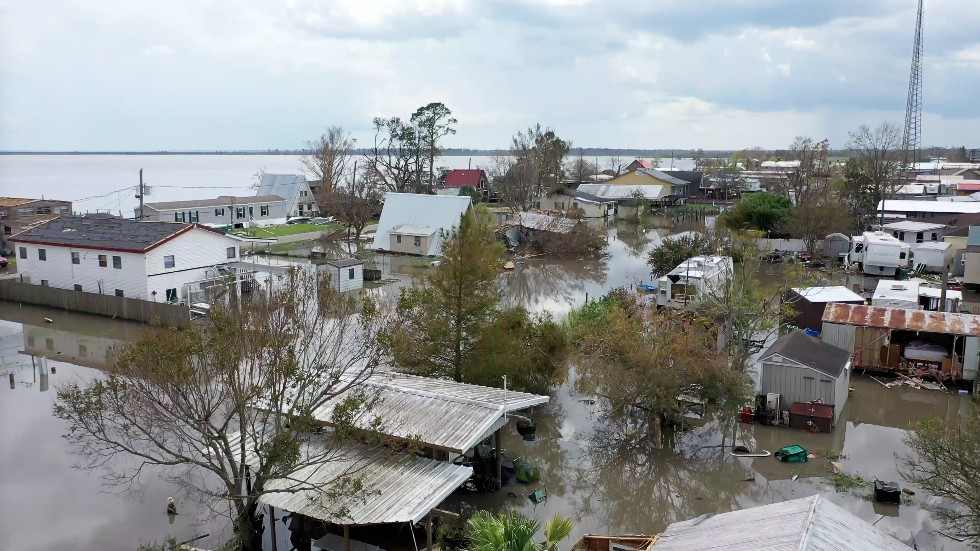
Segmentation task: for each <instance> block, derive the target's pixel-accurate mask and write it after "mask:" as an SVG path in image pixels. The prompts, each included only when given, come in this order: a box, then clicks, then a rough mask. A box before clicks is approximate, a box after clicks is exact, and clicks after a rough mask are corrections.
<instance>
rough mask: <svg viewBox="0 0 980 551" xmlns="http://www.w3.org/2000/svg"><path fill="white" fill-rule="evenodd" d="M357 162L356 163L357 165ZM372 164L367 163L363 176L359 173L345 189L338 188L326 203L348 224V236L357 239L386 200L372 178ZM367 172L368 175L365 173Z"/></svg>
mask: <svg viewBox="0 0 980 551" xmlns="http://www.w3.org/2000/svg"><path fill="white" fill-rule="evenodd" d="M356 166H357V164H356V163H355V167H356ZM371 170H373V169H372V168H371V166H370V165H366V166H365V167H364V170H363V171H362V177H361V178H357V175H355V176H354V178H353V179H352V180H351V183H350V184H348V185H347V186H346V187H345V188H343V189H338V190H336V191H334V193H333V194H332V195H331V196H330V199H329V200H328V202H327V203H326V206H327V207H328V208H329V211H330V212H331V213H333V215H334V216H335V217H336V218H337V220H339V221H341V222H343V223H344V225H345V226H347V236H348V237H351V232H353V237H354V239H355V240H359V239H360V238H361V232H363V231H364V228H365V227H366V226H367V225H368V224H370V223H371V220H373V219H374V217H375V214H376V213H377V212H379V211H380V209H381V204H382V203H383V201H384V193H382V191H381V190H380V189H379V188H378V187H377V185H376V182H375V181H374V180H372V179H371V178H370V175H371ZM365 172H366V173H367V175H366V177H365V176H364V173H365Z"/></svg>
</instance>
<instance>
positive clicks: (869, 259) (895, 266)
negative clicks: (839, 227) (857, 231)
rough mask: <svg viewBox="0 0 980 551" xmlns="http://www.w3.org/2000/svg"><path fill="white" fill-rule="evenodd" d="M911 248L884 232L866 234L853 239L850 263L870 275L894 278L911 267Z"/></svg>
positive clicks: (849, 256)
mask: <svg viewBox="0 0 980 551" xmlns="http://www.w3.org/2000/svg"><path fill="white" fill-rule="evenodd" d="M909 253H911V246H910V245H909V244H908V243H903V242H902V241H899V240H898V238H896V237H894V236H891V235H888V234H886V233H884V232H882V231H875V232H864V234H863V235H856V236H854V237H852V238H851V252H850V253H849V254H848V262H849V263H857V266H858V269H859V270H861V271H862V272H864V273H866V274H868V275H884V276H894V275H897V274H898V271H899V269H901V268H907V267H908V266H909V260H910V258H909Z"/></svg>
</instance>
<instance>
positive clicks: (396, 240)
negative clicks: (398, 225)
mask: <svg viewBox="0 0 980 551" xmlns="http://www.w3.org/2000/svg"><path fill="white" fill-rule="evenodd" d="M395 242H396V243H401V242H402V236H400V235H396V236H395Z"/></svg>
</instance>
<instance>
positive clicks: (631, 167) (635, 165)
mask: <svg viewBox="0 0 980 551" xmlns="http://www.w3.org/2000/svg"><path fill="white" fill-rule="evenodd" d="M641 168H653V163H651V162H650V161H648V160H646V159H633V162H632V163H630V164H628V165H626V172H635V171H637V170H640V169H641Z"/></svg>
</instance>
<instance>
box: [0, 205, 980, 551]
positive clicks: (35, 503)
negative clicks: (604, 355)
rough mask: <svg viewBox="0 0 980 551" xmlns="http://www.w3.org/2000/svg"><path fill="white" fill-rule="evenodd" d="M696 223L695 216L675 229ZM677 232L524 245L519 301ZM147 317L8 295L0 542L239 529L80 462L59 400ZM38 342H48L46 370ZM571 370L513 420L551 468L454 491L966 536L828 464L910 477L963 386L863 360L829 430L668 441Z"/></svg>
mask: <svg viewBox="0 0 980 551" xmlns="http://www.w3.org/2000/svg"><path fill="white" fill-rule="evenodd" d="M686 229H693V228H691V227H682V228H677V229H676V231H680V230H686ZM669 233H671V231H670V230H666V229H658V228H652V227H651V228H636V227H629V226H626V225H622V224H621V225H620V226H619V227H615V226H609V227H607V239H608V245H609V246H608V253H609V254H608V256H606V257H604V258H601V259H597V260H561V261H555V260H545V259H526V260H522V261H520V262H519V263H518V269H517V270H515V271H514V272H512V273H506V274H503V275H502V278H503V285H504V286H505V289H506V295H507V297H508V300H509V301H511V302H512V303H515V304H523V305H525V306H526V307H528V308H529V309H531V310H532V311H535V312H541V313H549V314H551V315H553V316H556V317H559V318H560V317H562V316H564V315H565V314H566V313H567V312H568V311H569V310H570V309H572V308H574V307H576V306H578V305H581V304H582V303H584V301H585V300H586V298H587V297H588V298H593V297H598V296H601V295H603V294H605V293H606V292H608V290H609V289H611V288H614V287H620V286H624V287H630V286H631V285H636V284H637V283H648V282H650V277H651V276H650V273H649V269H648V268H647V265H646V253H647V252H648V251H649V250H650V249H651V248H652V247H654V246H656V245H657V244H658V243H659V242H660V240H661V239H662V238H663V237H664V236H666V235H668V234H669ZM270 262H271V263H277V264H278V263H283V262H290V261H282V260H271V261H270ZM378 262H379V263H380V267H381V268H382V271H383V272H384V274H385V278H386V279H389V280H394V281H389V283H388V284H387V285H385V286H383V287H381V288H382V289H396V288H398V287H400V286H404V285H410V284H411V281H412V279H413V278H414V277H418V276H420V275H422V274H424V273H426V271H427V270H429V269H431V268H430V266H429V261H428V260H423V259H413V258H409V257H397V256H384V257H382V258H380V259H379V260H378ZM781 269H782V268H781V267H780V266H769V267H765V268H764V270H765V271H764V278H766V279H767V280H771V281H776V280H778V278H779V277H780V273H781ZM45 317H47V318H50V319H52V320H53V323H47V322H45V321H44V318H45ZM143 329H144V328H141V327H140V326H138V325H136V324H133V323H129V322H122V321H115V320H109V319H105V318H100V317H94V316H85V315H78V314H70V313H66V312H62V311H59V310H53V309H44V308H30V307H23V308H22V307H18V306H17V305H14V304H10V303H3V302H0V375H2V378H0V419H3V422H2V423H0V549H17V550H27V551H30V550H46V549H61V548H71V549H83V550H88V549H92V550H115V549H119V550H123V549H126V550H132V549H135V547H136V546H137V545H138V544H139V543H140V542H142V541H147V540H154V539H155V540H160V539H162V538H164V537H166V536H167V535H173V536H175V537H177V538H178V539H179V540H188V539H191V538H193V537H195V536H198V535H202V534H211V536H210V537H209V538H207V539H205V540H201V541H200V542H198V544H199V545H200V546H201V547H208V546H211V547H213V546H216V545H217V544H218V543H219V542H220V541H221V540H222V539H223V538H225V537H227V536H228V535H229V534H230V531H229V527H228V522H227V518H226V517H220V516H219V517H215V516H214V515H212V514H209V511H207V510H206V509H204V508H202V507H201V506H195V505H194V503H193V502H192V501H190V500H186V499H181V497H180V495H179V494H178V492H177V489H176V488H175V487H174V486H172V485H171V484H169V483H167V482H166V481H164V480H163V479H162V478H161V477H160V476H159V475H157V474H154V473H147V474H146V475H145V476H143V478H142V479H141V481H140V482H141V483H140V485H139V486H138V488H137V489H138V491H130V492H124V493H113V491H112V490H107V489H106V488H104V487H103V486H102V484H101V480H100V478H99V477H97V476H96V475H94V474H91V473H88V472H84V471H80V470H77V469H74V468H72V465H73V464H75V463H76V461H77V459H76V458H75V457H74V456H73V455H72V454H71V453H70V450H69V449H68V447H67V445H66V442H65V441H64V439H63V438H61V435H62V434H63V432H64V425H63V423H62V422H61V421H59V420H58V419H56V418H55V417H53V416H52V413H51V407H52V403H53V400H54V394H55V392H56V391H57V387H58V385H59V384H62V383H63V382H64V381H68V380H71V379H73V378H75V377H81V378H87V377H92V376H95V374H97V371H96V370H97V369H99V368H101V367H104V365H105V363H106V362H107V361H108V357H109V356H108V355H109V353H110V350H111V348H112V346H113V345H115V344H117V343H118V342H120V341H129V340H133V339H135V338H137V336H138V334H139V331H140V330H143ZM39 356H48V357H49V358H51V359H50V360H49V361H48V364H47V365H48V375H47V376H46V377H44V378H45V379H46V381H47V384H44V385H42V382H41V378H42V375H43V373H42V371H43V370H42V369H41V368H40V367H39V363H38V360H37V358H36V357H39ZM32 360H33V363H32ZM11 374H12V375H13V380H14V384H13V389H11V388H10V385H9V380H10V378H9V376H10V375H11ZM574 379H575V370H574V368H570V369H569V377H568V379H567V380H566V382H565V383H563V384H562V385H561V386H560V387H558V388H556V389H555V391H554V393H553V397H552V400H551V402H550V403H549V404H547V405H545V406H541V407H538V408H536V410H535V411H533V412H532V413H531V416H532V417H533V418H534V419H535V420H536V421H537V423H538V430H537V439H536V440H535V441H533V442H525V441H523V440H522V439H521V438H520V437H519V436H518V435H517V433H516V431H515V430H510V429H507V430H505V431H504V440H503V442H504V447H505V449H506V450H507V451H508V453H509V454H510V455H512V456H522V457H525V458H527V459H529V460H530V461H532V462H534V463H536V464H537V465H539V466H540V468H541V480H540V481H539V482H538V483H535V484H531V485H521V484H518V485H515V486H508V487H505V489H504V490H503V491H501V492H497V493H495V494H477V493H470V492H465V491H460V492H457V493H456V494H454V495H453V496H452V497H451V498H450V500H449V502H448V503H447V506H449V507H452V506H457V505H459V504H460V503H464V502H465V503H467V504H469V505H472V506H475V507H479V508H487V509H492V510H500V509H502V508H506V507H514V508H517V509H519V510H521V511H522V512H524V513H526V514H528V515H531V516H533V517H535V518H537V519H540V520H542V521H545V520H547V519H548V518H550V517H551V516H552V515H553V514H554V513H556V512H558V513H562V514H564V515H567V516H569V517H571V518H572V519H573V520H574V521H575V533H574V537H573V540H574V539H575V538H578V537H579V536H580V535H582V534H585V533H656V532H658V531H660V530H662V529H663V528H664V527H666V526H667V525H668V524H669V523H670V522H673V521H675V520H683V519H688V518H692V517H695V516H698V515H701V514H706V513H717V512H724V511H730V510H734V509H739V508H744V507H750V506H753V505H760V504H768V503H775V502H780V501H785V500H788V499H794V498H798V497H805V496H808V495H813V494H816V493H822V494H824V495H826V496H827V497H828V498H829V499H831V500H832V501H833V502H835V503H837V504H839V505H841V506H842V507H844V508H845V509H847V510H849V511H851V512H853V513H854V514H856V515H858V516H859V517H861V518H863V519H865V520H867V521H869V522H872V523H876V524H875V525H876V526H878V527H879V528H882V529H883V530H885V531H887V532H888V533H890V534H892V535H893V536H895V537H896V538H898V539H900V540H902V541H905V542H911V541H912V539H913V538H914V539H915V541H916V543H917V544H918V545H919V548H920V549H921V548H928V549H932V548H936V549H940V548H943V549H946V550H959V549H966V548H967V547H966V546H965V545H964V544H962V543H958V542H956V541H954V540H952V539H949V538H946V537H944V536H941V535H939V534H938V533H937V531H938V530H940V527H939V525H938V524H937V523H936V522H935V521H934V520H933V519H932V518H931V517H930V515H929V514H928V513H927V512H926V511H925V510H924V509H923V508H922V504H923V503H928V502H930V501H932V500H934V499H935V498H932V497H930V496H926V495H923V493H922V492H919V491H917V493H916V495H915V496H913V497H911V501H910V502H909V503H906V504H903V505H901V506H900V507H894V506H880V505H877V504H874V503H872V502H871V501H870V500H869V499H868V498H867V495H868V494H869V493H870V485H869V486H867V487H862V488H859V489H855V490H850V491H846V492H837V491H835V489H834V487H833V485H832V484H831V483H830V482H829V481H828V480H827V478H826V475H827V474H828V473H829V472H830V465H829V460H828V459H827V458H826V457H825V454H826V452H831V455H833V456H836V455H838V454H843V455H844V458H842V459H841V460H840V462H841V464H842V465H843V468H844V470H845V471H846V472H849V473H855V474H858V475H860V476H861V477H863V478H865V479H867V480H869V481H870V480H873V479H874V478H875V477H878V478H880V479H886V480H899V481H900V478H899V474H898V472H897V467H896V454H902V453H905V449H904V445H903V443H902V438H903V435H904V434H905V429H906V428H907V427H908V425H909V423H911V422H913V421H915V420H918V419H921V418H924V417H929V416H942V417H945V418H947V419H949V420H950V421H953V422H955V421H956V420H957V419H958V418H959V417H960V412H961V411H962V410H963V408H965V407H968V401H969V397H967V396H956V395H949V394H944V393H939V392H929V391H917V390H907V389H887V388H885V387H883V386H881V385H879V384H877V383H876V382H874V381H872V380H870V379H866V378H862V377H860V376H855V377H854V378H853V379H852V383H851V386H852V387H853V388H854V392H853V393H852V394H851V396H850V398H849V400H848V403H847V405H846V407H845V410H844V412H843V414H842V419H846V422H841V423H840V424H839V426H838V427H837V428H836V430H835V431H834V432H833V433H831V434H810V433H805V432H802V431H797V430H793V429H784V428H774V427H763V426H756V425H742V424H736V425H734V426H731V425H723V424H722V423H721V422H719V421H718V420H717V419H713V418H708V419H705V420H700V419H694V418H692V419H690V421H691V428H690V430H687V431H685V432H682V433H678V434H676V435H674V436H673V437H672V438H671V439H670V440H669V441H668V445H667V446H666V447H665V448H664V449H657V447H656V446H654V445H653V444H654V443H653V442H652V441H650V440H649V439H648V438H645V437H642V436H639V435H637V434H633V433H632V432H631V431H630V429H629V428H628V427H623V426H621V425H619V424H617V423H615V422H610V421H608V420H607V419H606V418H605V417H604V416H603V413H602V411H601V410H600V408H599V404H597V403H595V402H594V401H593V400H591V398H590V397H589V396H582V395H579V394H577V393H576V391H575V390H574ZM42 388H47V390H42ZM733 441H734V443H736V444H745V445H747V446H749V447H751V448H753V449H766V450H769V451H772V452H775V451H776V450H777V449H779V448H780V447H783V446H786V445H789V444H801V445H803V446H804V447H806V448H807V449H808V450H810V451H812V452H816V453H817V455H818V458H817V459H815V460H812V461H810V462H808V463H806V464H782V463H779V462H777V461H776V460H775V459H773V458H771V457H769V458H755V459H749V458H736V457H732V456H731V455H730V454H729V451H728V448H730V447H731V445H732V443H733ZM723 445H724V446H725V447H722V446H723ZM794 475H795V476H796V480H793V478H794ZM869 484H870V483H869ZM536 489H543V490H544V491H545V492H547V495H548V499H547V500H546V501H545V502H543V503H540V504H538V505H534V504H533V503H531V501H530V500H529V499H527V497H526V496H527V494H529V493H531V492H532V491H533V490H536ZM916 490H917V489H916ZM168 496H175V497H177V498H178V502H179V506H180V512H181V514H180V515H178V516H177V517H176V519H175V521H174V523H173V524H170V522H169V521H168V518H167V515H166V514H164V510H165V509H164V508H165V503H166V498H167V497H168ZM278 526H279V530H278V536H279V537H278V540H279V541H280V545H279V549H280V550H287V549H289V546H288V545H287V544H286V542H287V541H288V536H289V532H288V530H285V529H284V527H283V525H282V523H280V524H279V525H278ZM267 536H268V532H267ZM572 542H573V541H569V542H566V543H567V545H566V546H565V547H566V548H567V547H569V546H570V545H571V543H572Z"/></svg>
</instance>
